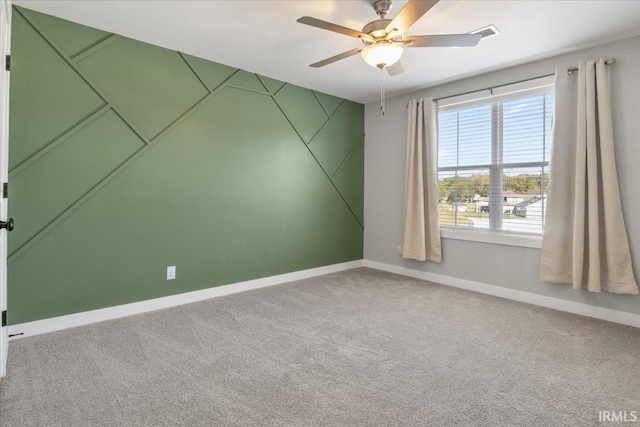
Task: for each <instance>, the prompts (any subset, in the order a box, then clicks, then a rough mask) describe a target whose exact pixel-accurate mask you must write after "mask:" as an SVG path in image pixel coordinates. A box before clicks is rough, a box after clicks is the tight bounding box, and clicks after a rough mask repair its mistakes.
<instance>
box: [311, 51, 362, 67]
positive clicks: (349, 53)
mask: <svg viewBox="0 0 640 427" xmlns="http://www.w3.org/2000/svg"><path fill="white" fill-rule="evenodd" d="M361 51H362V48H357V49H351V50H348V51H346V52H343V53H341V54H340V55H336V56H332V57H331V58H327V59H325V60H324V61H320V62H316V63H315V64H311V65H309V66H310V67H313V68H319V67H324V66H325V65H329V64H331V63H333V62H336V61H340V60H341V59H345V58H348V57H350V56H353V55H356V54H358V53H360V52H361Z"/></svg>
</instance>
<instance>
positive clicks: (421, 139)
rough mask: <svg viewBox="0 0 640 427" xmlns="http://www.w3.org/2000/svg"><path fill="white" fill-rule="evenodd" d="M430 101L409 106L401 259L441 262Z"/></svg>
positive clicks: (433, 114) (433, 107) (433, 119)
mask: <svg viewBox="0 0 640 427" xmlns="http://www.w3.org/2000/svg"><path fill="white" fill-rule="evenodd" d="M437 114H438V113H437V107H436V105H435V103H434V102H433V98H421V99H418V100H415V99H414V100H413V101H411V102H410V103H409V120H408V124H407V158H406V167H405V176H404V227H403V239H402V242H401V243H400V245H399V246H398V252H399V253H400V255H402V257H403V258H408V259H416V260H418V261H425V260H430V261H435V262H442V251H441V247H440V228H439V226H438V128H437V123H438V120H437Z"/></svg>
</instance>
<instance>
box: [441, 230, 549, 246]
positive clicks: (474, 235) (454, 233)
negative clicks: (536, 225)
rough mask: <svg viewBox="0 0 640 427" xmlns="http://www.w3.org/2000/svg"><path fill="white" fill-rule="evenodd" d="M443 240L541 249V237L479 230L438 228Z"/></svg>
mask: <svg viewBox="0 0 640 427" xmlns="http://www.w3.org/2000/svg"><path fill="white" fill-rule="evenodd" d="M440 237H441V238H443V239H453V240H467V241H471V242H481V243H492V244H495V245H507V246H520V247H523V248H534V249H540V248H542V237H539V236H526V235H522V234H502V233H492V232H489V231H479V230H461V229H456V228H447V227H440Z"/></svg>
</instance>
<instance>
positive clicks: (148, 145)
mask: <svg viewBox="0 0 640 427" xmlns="http://www.w3.org/2000/svg"><path fill="white" fill-rule="evenodd" d="M14 10H15V11H16V12H17V13H19V14H20V15H21V16H22V17H23V18H24V19H25V20H26V21H27V23H28V24H29V25H30V26H31V27H32V28H33V29H34V30H35V31H36V32H37V33H38V34H39V35H40V36H41V37H42V38H43V39H44V40H45V41H46V42H47V43H48V44H49V45H50V46H51V48H53V50H54V51H55V52H56V53H57V54H58V55H59V56H60V57H61V58H62V59H63V60H64V61H65V62H66V64H67V65H68V66H69V67H70V68H71V69H72V70H73V71H74V72H75V73H76V74H77V75H78V76H80V77H81V78H82V80H84V82H85V83H86V84H87V85H88V86H89V87H90V88H91V89H92V90H93V91H94V92H95V93H96V94H97V95H98V96H99V97H100V98H102V100H103V101H104V102H105V105H104V106H103V107H101V108H99V109H98V110H97V111H95V112H93V113H92V114H90V115H88V116H87V117H85V118H83V119H82V120H81V121H79V122H78V123H76V124H75V125H74V126H73V127H71V128H70V129H68V130H67V131H66V132H64V133H63V134H62V135H60V136H58V137H56V138H54V139H53V140H52V141H50V142H49V143H48V144H47V145H46V146H44V147H43V148H42V149H40V150H38V151H37V152H36V153H34V154H33V155H31V156H30V157H29V158H27V159H26V160H24V161H23V162H21V163H20V164H19V165H17V166H16V167H14V168H13V170H12V171H11V172H10V177H12V178H13V177H15V176H17V175H18V174H20V173H22V172H23V171H25V170H26V169H28V168H29V167H30V166H31V165H33V164H34V163H35V162H37V161H38V160H39V159H40V158H42V157H43V156H45V155H46V154H47V153H49V152H50V151H51V150H53V149H55V148H56V147H57V146H59V145H60V144H62V143H64V142H65V141H66V140H67V139H68V138H70V137H71V136H72V135H74V134H75V133H77V132H79V131H80V130H82V129H83V128H85V127H86V126H89V125H90V124H91V123H92V122H94V121H95V120H97V119H99V118H100V117H101V116H102V115H103V114H105V113H106V112H107V111H113V112H115V113H116V114H117V115H118V117H119V118H120V119H121V120H122V121H123V122H124V123H125V124H126V125H127V126H128V127H129V128H130V129H131V131H133V132H134V133H135V134H136V135H137V137H138V138H139V139H140V140H142V141H143V142H144V144H145V145H144V146H143V147H142V148H141V149H139V150H137V151H136V152H135V153H134V154H133V155H131V156H130V157H129V158H127V159H126V160H125V161H124V162H123V163H122V164H120V165H119V166H118V167H117V168H115V169H114V170H112V171H111V172H110V173H109V174H108V175H106V176H105V177H103V178H102V179H101V180H100V181H99V182H97V183H96V184H95V185H94V186H93V187H92V188H91V189H90V190H89V191H87V192H86V193H85V194H83V195H82V196H81V197H80V198H78V199H77V200H76V201H75V202H74V203H73V204H71V205H70V206H68V207H67V208H66V209H65V210H64V211H63V212H61V213H60V214H59V215H58V216H56V217H55V218H53V219H52V220H51V221H50V222H49V223H48V224H47V225H45V226H44V227H43V228H42V229H40V230H39V231H38V232H37V233H36V234H35V235H33V236H31V237H30V238H29V239H28V240H27V241H26V242H25V243H24V244H22V245H21V246H20V247H18V248H16V249H15V250H14V251H13V252H12V253H11V254H10V256H9V258H8V262H9V263H12V262H14V261H15V260H16V259H17V258H18V257H20V256H21V255H22V254H24V253H25V252H27V251H28V250H29V249H30V248H31V247H32V246H33V245H34V244H36V243H37V242H38V241H39V240H40V239H42V238H43V237H44V236H45V235H46V234H47V233H49V232H50V231H51V230H53V229H54V228H55V227H56V226H57V225H58V224H60V223H61V222H62V221H64V219H65V218H67V217H68V216H69V215H71V214H72V213H73V212H74V211H75V210H76V209H78V208H79V207H80V206H81V205H82V204H84V203H85V202H87V201H88V200H89V199H90V198H91V197H93V196H94V195H96V194H97V193H98V192H99V191H100V190H101V189H102V188H103V187H104V186H105V185H107V184H108V183H109V182H110V181H111V180H113V179H114V178H115V177H116V176H118V175H119V174H120V173H122V172H123V171H124V170H125V169H126V168H128V167H129V166H131V165H132V164H133V163H134V162H135V161H137V160H138V159H140V158H141V157H142V156H144V155H145V154H146V153H147V152H148V151H149V150H151V149H152V148H153V147H154V145H156V143H157V142H158V141H160V140H161V139H162V138H163V137H165V136H166V135H167V134H169V133H170V132H171V131H172V130H173V129H175V128H176V127H177V126H179V125H180V124H181V123H182V122H184V121H185V120H186V119H187V118H189V117H190V116H191V115H192V114H194V113H195V112H196V111H198V110H199V109H200V108H201V107H202V106H204V105H205V104H206V103H207V102H209V101H210V100H211V99H212V98H214V97H215V96H216V95H217V94H219V93H220V92H221V91H222V90H223V89H224V88H226V87H231V88H234V89H239V90H245V91H250V92H253V93H256V94H260V95H265V96H269V97H271V98H272V100H273V102H274V104H275V105H276V106H277V107H278V109H279V110H280V112H281V113H282V115H283V116H284V117H285V119H286V120H287V122H288V123H289V125H290V126H291V127H292V129H293V130H294V131H295V133H296V134H297V135H298V137H299V139H300V143H301V144H302V145H304V146H305V148H306V150H307V152H308V153H309V155H310V156H311V157H312V158H313V159H314V160H315V163H316V164H317V165H318V167H319V168H320V169H321V170H322V172H323V173H324V175H325V177H326V179H327V180H328V181H329V182H330V183H331V185H332V186H333V188H334V190H335V191H336V192H337V193H338V195H339V196H340V198H341V199H342V201H343V202H344V204H345V206H346V207H347V209H348V210H349V211H350V212H351V214H352V215H353V217H354V219H355V220H356V221H357V223H358V224H359V226H360V228H361V229H364V225H363V223H362V221H361V220H360V219H359V218H358V216H357V215H356V213H355V211H354V208H353V207H352V206H351V205H350V203H349V201H348V200H347V198H346V197H345V195H344V194H343V193H342V192H341V190H340V189H339V188H338V185H337V184H336V182H335V180H334V179H335V177H336V175H337V174H338V173H339V172H340V170H341V168H342V166H343V165H344V164H345V163H346V162H347V161H348V159H349V158H350V156H351V155H352V154H353V153H354V152H355V151H356V150H357V149H358V147H359V146H360V145H361V144H362V143H363V141H364V134H362V135H361V136H360V138H359V139H358V141H357V142H356V143H355V144H354V145H353V147H352V149H351V150H350V151H349V154H348V155H347V156H346V157H345V158H344V159H343V160H342V162H341V165H340V167H339V168H338V170H337V171H335V172H334V173H333V174H330V173H329V172H328V171H327V170H326V168H325V167H324V166H323V165H322V163H321V161H320V160H319V159H318V158H317V156H316V155H315V154H314V153H313V151H312V150H311V148H310V145H311V143H312V142H313V141H314V140H315V139H316V137H317V136H318V135H320V134H321V133H322V132H323V130H324V129H325V128H326V127H327V126H328V125H329V124H330V122H331V121H332V120H334V119H335V118H336V117H338V116H339V114H340V112H341V110H342V108H343V106H344V105H345V102H346V101H344V100H343V101H342V102H341V104H340V105H339V107H338V108H337V109H336V110H335V111H334V112H333V113H331V114H330V113H329V112H328V111H327V110H326V108H325V107H324V106H323V105H322V103H321V102H320V100H319V99H318V98H317V96H316V94H315V93H314V97H315V99H316V101H317V102H318V104H319V105H320V106H321V107H322V109H323V111H325V113H326V115H327V117H328V118H327V120H326V121H325V122H324V124H323V125H322V126H321V127H320V129H318V130H317V132H316V133H315V134H314V135H313V137H312V138H311V140H310V141H309V143H308V144H307V143H305V141H304V139H303V138H302V136H301V135H300V133H299V131H298V129H296V126H295V125H294V123H293V122H292V121H291V119H290V118H289V117H288V116H287V114H286V113H285V111H284V110H283V108H282V107H281V105H280V104H279V103H278V95H279V94H280V93H281V92H282V90H283V89H285V88H286V87H287V86H289V84H288V83H285V84H283V85H282V86H281V87H280V88H279V89H278V90H277V91H275V92H273V93H272V92H270V91H269V90H268V89H267V85H265V84H264V82H263V81H262V79H261V78H260V76H258V75H255V76H256V77H257V78H258V80H259V81H260V82H261V83H262V85H263V86H264V88H265V90H264V92H263V91H259V90H256V89H252V88H249V87H244V86H241V85H238V84H234V83H232V80H233V79H234V77H236V76H237V75H238V73H241V72H242V70H236V71H235V72H234V73H233V74H232V75H231V76H229V77H228V78H226V79H225V80H224V81H223V82H222V83H221V84H220V85H219V86H218V87H217V88H215V89H214V90H211V89H209V88H208V87H207V85H206V84H205V83H204V81H203V78H202V76H200V75H199V74H198V73H197V72H196V70H195V68H194V67H193V66H192V64H190V62H189V61H188V59H187V58H186V57H185V55H184V54H182V53H180V52H178V53H179V56H180V58H181V59H182V61H184V63H185V64H186V65H187V67H188V68H189V70H190V71H191V72H192V73H193V76H194V77H195V78H196V79H198V81H199V82H200V83H201V84H202V86H203V87H204V88H205V89H206V90H207V92H208V93H207V94H206V95H205V96H204V97H203V98H202V99H200V100H199V101H197V102H196V103H195V104H194V105H192V106H191V107H189V108H188V109H187V110H186V111H185V112H184V113H182V114H181V115H180V116H179V117H177V118H176V119H175V120H174V121H173V122H171V123H169V124H167V126H166V127H165V128H164V129H162V130H161V131H160V132H159V133H158V134H157V135H155V136H153V137H150V138H149V137H147V136H145V134H144V132H142V130H141V129H140V128H139V127H138V126H137V125H136V123H135V122H134V121H133V120H131V119H130V118H129V117H128V116H127V114H126V113H125V112H124V111H123V110H122V109H121V108H120V107H119V106H118V105H117V104H116V103H115V102H114V101H113V100H112V99H111V98H110V97H109V96H108V95H107V94H106V93H105V92H104V90H102V89H101V88H100V87H99V86H98V85H97V84H96V83H95V82H94V81H93V80H92V79H91V78H90V76H89V75H88V74H87V73H86V72H85V71H83V70H82V69H81V68H80V67H79V66H78V63H79V62H80V61H82V60H84V59H86V58H88V57H89V56H91V55H93V54H95V53H97V52H98V51H100V50H101V49H103V48H105V47H107V46H109V45H110V44H112V43H113V42H115V41H117V40H118V39H120V38H121V36H119V35H116V34H111V35H109V36H107V37H105V38H104V39H102V40H100V41H98V42H97V43H95V44H93V45H91V46H89V47H87V48H86V49H84V50H83V51H82V52H80V53H78V54H76V55H74V56H73V58H72V57H70V56H69V55H68V54H67V53H66V52H65V51H64V50H63V49H62V48H61V46H60V45H58V44H57V43H56V42H55V40H54V39H53V38H52V37H51V36H50V35H49V34H48V33H47V32H46V31H45V30H44V29H43V28H42V26H41V25H39V23H38V22H37V21H36V20H35V19H33V18H32V17H31V16H29V11H28V10H25V9H21V8H14ZM311 92H312V93H313V91H311Z"/></svg>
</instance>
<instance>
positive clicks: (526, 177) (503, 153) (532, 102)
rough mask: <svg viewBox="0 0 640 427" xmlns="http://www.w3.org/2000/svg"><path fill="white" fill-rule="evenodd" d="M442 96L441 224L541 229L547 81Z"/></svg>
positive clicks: (549, 111)
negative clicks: (523, 87) (453, 95)
mask: <svg viewBox="0 0 640 427" xmlns="http://www.w3.org/2000/svg"><path fill="white" fill-rule="evenodd" d="M473 96H474V97H473V98H469V96H466V97H462V99H460V98H457V99H456V98H454V99H449V100H445V101H441V102H440V103H439V109H438V193H439V199H440V204H439V221H440V226H441V227H453V228H463V229H475V230H486V231H491V232H496V233H505V234H506V233H510V234H529V235H541V234H542V229H543V226H544V214H545V203H546V194H547V184H548V166H549V153H550V147H551V119H552V116H553V96H554V95H553V84H552V83H549V80H544V81H535V82H534V83H533V84H530V87H529V88H526V89H522V86H521V85H520V87H512V88H507V89H503V90H502V92H501V93H495V91H494V93H493V94H480V95H478V94H477V93H475V94H474V95H473Z"/></svg>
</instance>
